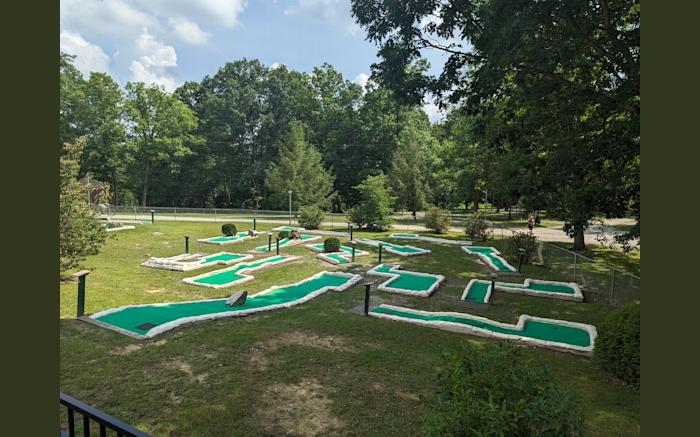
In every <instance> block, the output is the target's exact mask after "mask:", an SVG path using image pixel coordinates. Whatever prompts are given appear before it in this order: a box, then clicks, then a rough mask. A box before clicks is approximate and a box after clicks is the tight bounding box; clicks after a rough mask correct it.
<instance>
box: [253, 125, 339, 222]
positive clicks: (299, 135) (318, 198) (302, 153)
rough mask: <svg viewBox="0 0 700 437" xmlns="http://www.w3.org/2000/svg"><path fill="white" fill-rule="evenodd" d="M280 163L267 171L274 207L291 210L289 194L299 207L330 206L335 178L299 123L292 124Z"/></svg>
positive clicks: (271, 204) (276, 162)
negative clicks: (325, 166) (305, 135)
mask: <svg viewBox="0 0 700 437" xmlns="http://www.w3.org/2000/svg"><path fill="white" fill-rule="evenodd" d="M279 149H280V152H279V157H278V159H277V161H275V162H273V163H272V165H271V166H270V169H269V170H268V172H267V180H266V182H267V188H268V189H269V190H270V192H271V194H270V197H269V200H268V203H269V205H270V207H271V208H278V209H284V208H286V207H288V202H289V197H288V191H289V190H292V196H293V197H292V202H293V204H296V205H299V206H306V205H318V206H322V207H329V206H330V201H331V198H332V196H333V175H332V174H331V173H330V172H329V171H327V170H326V169H325V168H324V167H323V163H322V162H321V154H320V153H319V151H318V150H317V149H316V148H315V147H313V146H312V145H310V144H309V143H307V142H306V140H305V139H304V129H303V127H302V125H301V123H300V122H298V121H293V122H291V123H290V125H289V132H288V133H287V134H286V136H285V137H284V139H283V140H282V142H281V144H280V147H279Z"/></svg>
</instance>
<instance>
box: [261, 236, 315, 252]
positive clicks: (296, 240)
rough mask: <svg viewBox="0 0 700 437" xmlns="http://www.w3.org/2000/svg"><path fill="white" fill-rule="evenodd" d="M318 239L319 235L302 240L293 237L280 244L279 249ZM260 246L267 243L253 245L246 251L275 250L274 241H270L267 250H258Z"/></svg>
mask: <svg viewBox="0 0 700 437" xmlns="http://www.w3.org/2000/svg"><path fill="white" fill-rule="evenodd" d="M320 239H321V237H320V236H312V237H311V238H307V239H306V240H302V239H301V238H293V239H291V240H287V242H286V243H285V244H280V249H282V248H284V247H292V246H298V245H300V244H305V243H308V242H309V241H316V240H320ZM260 248H267V244H263V245H262V246H258V247H254V248H252V249H251V250H249V251H248V252H250V253H267V252H272V251H273V250H275V243H274V242H273V243H272V246H271V247H270V250H269V251H262V250H258V249H260Z"/></svg>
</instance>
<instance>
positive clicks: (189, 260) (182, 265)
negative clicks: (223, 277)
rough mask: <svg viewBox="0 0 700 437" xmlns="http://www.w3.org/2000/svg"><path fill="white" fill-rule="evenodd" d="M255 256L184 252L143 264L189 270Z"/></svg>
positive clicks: (152, 258)
mask: <svg viewBox="0 0 700 437" xmlns="http://www.w3.org/2000/svg"><path fill="white" fill-rule="evenodd" d="M251 258H253V255H240V254H237V253H229V252H217V253H210V254H201V253H184V254H181V255H175V256H171V257H167V258H157V257H150V258H149V259H147V260H146V261H144V262H142V263H141V265H142V266H144V267H152V268H154V269H165V270H175V271H178V272H188V271H190V270H196V269H201V268H203V267H208V266H212V265H230V264H233V263H235V262H239V261H244V260H248V259H251Z"/></svg>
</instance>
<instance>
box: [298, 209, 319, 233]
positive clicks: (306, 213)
mask: <svg viewBox="0 0 700 437" xmlns="http://www.w3.org/2000/svg"><path fill="white" fill-rule="evenodd" d="M322 221H323V210H322V209H321V208H319V207H318V206H315V205H308V206H302V207H301V208H299V224H300V225H301V226H302V227H304V228H306V229H318V227H319V226H321V222H322Z"/></svg>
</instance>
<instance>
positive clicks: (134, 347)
mask: <svg viewBox="0 0 700 437" xmlns="http://www.w3.org/2000/svg"><path fill="white" fill-rule="evenodd" d="M167 342H168V340H158V341H154V342H152V343H133V344H127V345H126V346H123V347H118V348H116V349H113V350H111V351H109V354H110V355H116V356H124V355H129V354H130V353H133V352H136V351H139V350H141V349H143V348H144V347H150V346H163V345H164V344H165V343H167Z"/></svg>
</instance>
